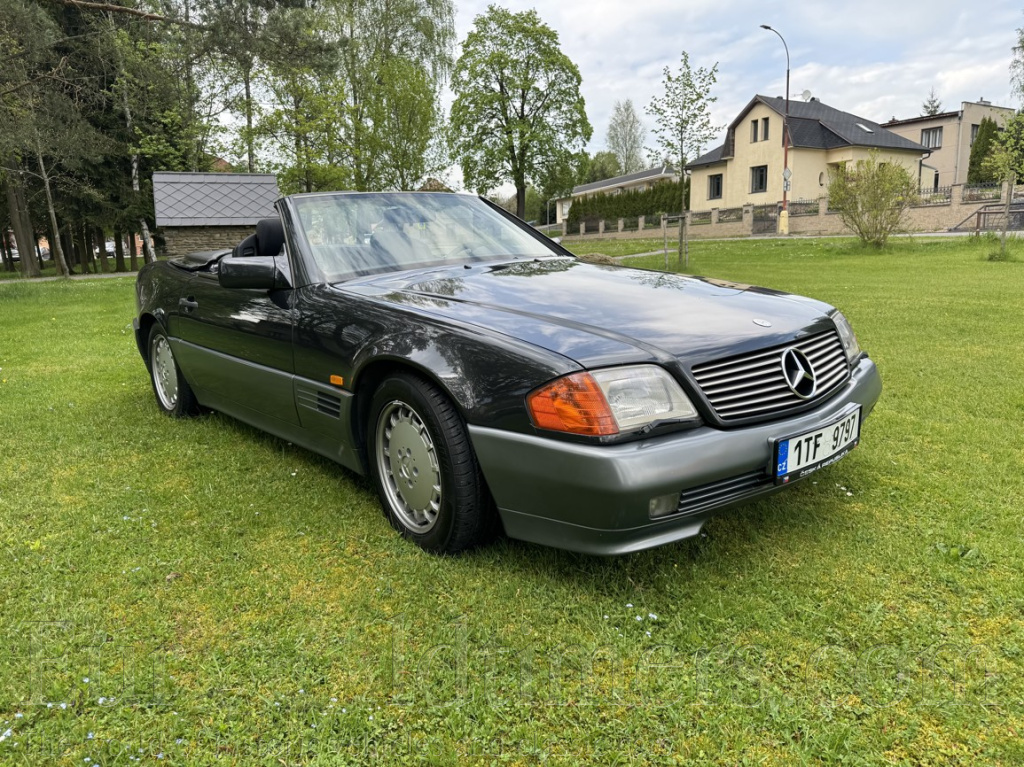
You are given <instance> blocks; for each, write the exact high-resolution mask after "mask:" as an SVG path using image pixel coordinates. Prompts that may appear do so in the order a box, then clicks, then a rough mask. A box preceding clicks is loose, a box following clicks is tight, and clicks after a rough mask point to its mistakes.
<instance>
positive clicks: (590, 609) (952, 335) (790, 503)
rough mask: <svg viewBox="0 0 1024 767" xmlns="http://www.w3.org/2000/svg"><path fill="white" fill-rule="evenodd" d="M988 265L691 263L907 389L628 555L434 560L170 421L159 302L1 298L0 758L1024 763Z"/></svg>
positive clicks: (1022, 433)
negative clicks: (856, 351) (803, 471)
mask: <svg viewBox="0 0 1024 767" xmlns="http://www.w3.org/2000/svg"><path fill="white" fill-rule="evenodd" d="M602 252H606V251H602ZM987 252H988V246H987V245H986V244H985V243H984V242H972V241H966V240H943V241H936V242H931V241H912V242H911V241H900V242H898V243H895V244H894V246H893V247H892V249H891V250H889V251H887V252H884V253H875V252H865V251H863V250H860V249H858V248H857V247H855V246H854V245H852V244H851V243H850V242H848V241H844V240H817V241H816V240H795V241H761V242H732V243H694V244H693V247H692V250H691V259H692V261H691V266H692V269H691V271H693V272H695V273H701V274H707V275H713V276H715V277H719V278H723V279H729V280H735V281H740V282H751V283H756V284H763V285H767V286H769V287H773V288H778V289H783V290H792V291H797V292H801V293H805V294H808V295H811V296H815V297H817V298H820V299H823V300H825V301H829V302H831V303H834V304H836V305H838V306H839V307H841V308H842V309H843V310H844V311H845V312H846V314H847V315H848V316H849V317H850V319H851V321H852V323H853V325H854V327H855V328H856V329H857V331H858V334H859V337H860V341H861V343H862V345H863V346H864V348H865V349H867V350H868V351H869V352H870V353H871V355H872V357H873V358H874V359H875V360H876V362H877V363H878V365H879V367H880V369H881V372H882V376H883V379H884V381H885V392H884V394H883V397H882V399H881V401H880V402H879V404H878V407H877V408H876V410H875V412H874V414H873V415H872V417H871V418H869V419H868V420H867V421H866V423H865V426H864V431H863V443H862V445H861V446H860V447H859V448H858V449H857V450H856V451H854V453H853V454H852V455H851V456H850V457H849V458H847V459H845V460H844V461H842V462H841V463H839V464H837V465H836V466H834V467H832V468H830V469H828V470H824V471H822V472H820V473H819V474H817V475H815V477H814V481H813V482H805V483H803V484H802V485H800V486H798V487H795V488H793V489H792V490H791V491H790V492H787V493H783V494H781V495H778V496H774V497H773V498H771V499H768V500H767V501H764V502H762V503H757V504H754V505H750V506H747V507H744V508H742V509H739V510H737V511H733V512H729V513H727V514H724V515H722V516H720V517H718V518H716V519H715V520H713V521H712V522H711V523H709V524H708V525H707V527H706V528H705V532H706V536H704V537H701V538H699V539H696V540H692V541H688V542H683V543H680V544H677V545H672V546H667V547H664V548H661V549H657V550H654V551H649V552H644V553H641V554H636V555H632V556H628V557H622V558H617V559H595V558H590V557H585V556H580V555H575V554H570V553H565V552H559V551H554V550H550V549H545V548H541V547H537V546H531V545H525V544H520V543H517V542H514V541H507V540H506V541H500V542H499V543H498V544H497V545H495V546H493V547H491V548H488V549H485V550H483V551H479V552H475V553H472V554H470V555H467V556H461V557H457V558H446V559H440V558H435V557H431V556H429V555H426V554H424V553H422V552H420V551H419V550H418V549H416V548H415V547H413V546H412V545H410V544H406V543H404V542H403V541H402V540H401V539H400V538H399V537H398V536H397V535H396V534H395V533H394V532H393V531H392V530H391V529H390V528H389V527H388V526H387V524H386V523H385V521H384V519H383V517H382V516H381V514H380V511H379V508H378V506H377V502H376V499H375V498H374V496H373V495H372V493H371V490H370V488H369V486H368V484H367V483H366V482H365V481H363V480H361V479H358V478H356V477H354V476H353V475H351V474H348V473H346V472H345V471H343V470H342V469H340V468H338V467H336V466H334V465H332V464H331V463H329V462H328V461H326V460H322V459H320V458H318V457H316V456H313V455H311V454H309V453H306V452H303V451H301V450H298V449H296V448H294V447H293V446H291V445H288V444H286V443H284V442H282V441H280V440H276V439H273V438H270V437H267V436H263V435H261V434H259V433H257V432H255V431H253V430H251V429H249V428H248V427H245V426H242V425H240V424H238V423H236V422H233V421H231V420H230V419H227V418H224V417H222V416H218V415H211V416H207V417H203V418H199V419H195V420H191V421H174V420H171V419H169V418H166V417H164V416H162V415H161V414H160V413H159V412H158V411H157V408H156V405H155V404H154V403H153V401H152V392H151V390H150V387H149V383H148V380H147V378H146V374H145V371H144V368H143V365H142V362H141V360H140V359H139V357H138V353H137V351H136V350H135V346H134V342H133V339H132V335H131V332H130V329H129V327H128V324H129V322H130V321H131V317H132V312H133V293H132V281H131V280H130V279H109V280H92V281H80V282H75V283H71V284H66V283H47V284H26V283H23V282H18V283H14V284H4V285H0V434H2V435H3V438H2V442H0V444H2V445H3V451H2V453H0V552H2V553H0V583H2V584H3V589H2V591H0V595H2V596H0V610H2V611H0V616H2V617H0V735H3V734H6V731H7V730H8V729H9V730H10V734H9V735H7V737H5V738H4V739H3V740H2V741H0V764H4V765H7V764H26V765H42V764H47V765H49V764H67V765H83V764H87V763H86V762H85V761H84V760H85V759H87V758H88V759H91V760H93V761H92V762H91V764H96V763H100V764H104V765H106V764H124V765H128V764H135V763H137V762H135V761H133V760H131V759H129V757H133V758H138V759H141V760H142V761H143V762H145V763H149V764H156V763H162V764H181V765H203V764H235V765H296V764H317V765H337V764H356V765H363V764H365V765H380V764H387V765H406V764H438V765H450V764H459V765H461V764H471V765H475V764H492V763H494V764H505V763H508V764H519V765H531V764H552V765H579V764H595V765H614V764H619V765H633V764H638V765H646V764H651V765H654V764H658V765H661V764H685V765H704V764H709V763H710V764H722V765H735V764H750V765H753V764H758V765H761V764H765V765H793V764H821V765H826V764H840V763H841V764H850V765H861V764H864V765H876V764H898V765H971V766H972V767H973V765H1000V764H1001V765H1016V764H1020V763H1021V762H1022V761H1024V746H1022V744H1021V732H1022V728H1024V713H1022V701H1024V673H1022V668H1021V665H1022V662H1024V574H1022V573H1024V568H1022V561H1024V545H1022V532H1021V531H1022V529H1024V528H1022V525H1024V518H1022V513H1024V512H1022V509H1024V491H1022V487H1024V483H1022V481H1021V478H1020V475H1021V467H1022V465H1024V427H1022V426H1021V424H1022V422H1024V348H1022V339H1024V336H1022V331H1021V315H1022V309H1024V298H1022V296H1024V265H1022V264H1020V263H1014V262H1010V263H991V262H989V261H987V260H986V257H987ZM660 258H661V257H660V256H655V257H651V258H649V259H648V260H647V261H646V262H645V263H646V265H648V266H657V265H658V264H659V263H660ZM638 616H639V617H640V618H641V620H637V617H638ZM651 616H657V618H656V619H655V618H654V617H651ZM85 679H88V680H89V681H88V682H86V681H85ZM51 704H53V705H51ZM19 714H20V715H21V716H20V717H19V716H18V715H19ZM90 735H91V737H90ZM15 744H17V745H15ZM158 754H160V755H163V757H164V758H163V760H159V761H158V760H157V755H158Z"/></svg>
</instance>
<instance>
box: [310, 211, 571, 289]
mask: <svg viewBox="0 0 1024 767" xmlns="http://www.w3.org/2000/svg"><path fill="white" fill-rule="evenodd" d="M292 201H293V205H294V207H295V211H296V213H297V214H298V226H299V229H300V231H299V232H298V234H299V239H300V240H304V244H305V246H306V247H307V248H308V249H309V252H310V253H311V254H312V256H313V259H314V260H315V261H316V264H317V266H319V267H320V270H321V271H322V272H323V273H324V275H325V276H326V278H327V280H328V281H329V282H340V281H342V280H347V279H351V278H353V277H359V276H362V275H367V274H378V273H381V272H392V271H400V270H403V269H418V268H422V267H429V266H434V265H439V264H466V263H472V262H475V261H493V260H496V259H532V258H545V257H546V258H550V257H551V256H556V255H559V254H558V253H557V252H556V251H554V250H553V249H551V248H549V247H548V246H547V245H546V244H545V243H544V242H543V241H542V240H538V239H536V238H535V237H534V236H532V235H531V234H530V233H529V232H528V231H526V230H524V229H522V228H520V227H518V226H516V225H515V224H514V223H513V222H511V221H509V220H508V219H506V218H505V217H503V216H502V215H501V214H499V213H498V212H496V211H494V210H492V209H491V208H490V207H489V206H488V205H486V204H485V203H484V202H482V201H481V200H480V199H478V198H476V197H471V196H469V195H461V194H448V193H441V192H437V193H432V192H405V193H398V192H396V193H389V192H375V193H367V194H362V193H339V194H313V195H297V196H295V197H293V198H292ZM524 226H525V225H524Z"/></svg>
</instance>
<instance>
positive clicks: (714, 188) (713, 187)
mask: <svg viewBox="0 0 1024 767" xmlns="http://www.w3.org/2000/svg"><path fill="white" fill-rule="evenodd" d="M708 199H709V200H721V199H722V174H721V173H716V174H715V175H713V176H708Z"/></svg>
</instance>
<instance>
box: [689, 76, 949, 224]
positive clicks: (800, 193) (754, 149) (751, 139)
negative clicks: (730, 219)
mask: <svg viewBox="0 0 1024 767" xmlns="http://www.w3.org/2000/svg"><path fill="white" fill-rule="evenodd" d="M785 114H786V100H785V99H783V98H778V97H770V96H754V98H753V99H751V100H750V103H748V104H747V106H746V107H744V109H743V111H741V112H740V113H739V115H738V116H737V117H736V119H735V120H733V121H732V123H731V124H730V125H729V128H728V130H727V131H726V138H725V143H724V144H722V145H721V146H719V147H715V148H714V149H712V150H711V151H710V152H708V153H707V154H704V155H702V156H700V157H698V158H697V159H696V160H694V161H693V162H691V163H689V164H688V165H687V166H686V167H687V169H688V170H690V171H691V172H692V176H691V178H690V184H691V186H690V209H691V210H695V211H702V210H711V209H713V208H723V209H724V208H738V207H741V206H743V205H748V204H753V205H765V204H774V203H776V202H778V201H779V200H781V199H782V186H783V177H782V176H783V167H784V164H783V163H784V147H783V116H784V115H785ZM789 133H790V142H789V170H790V172H791V174H792V176H791V179H790V181H791V188H790V191H789V193H788V196H789V199H790V200H816V199H818V198H819V197H822V196H824V195H825V194H826V186H827V184H828V170H829V168H830V167H835V166H837V165H839V164H840V163H843V162H856V161H857V160H860V159H863V158H866V157H867V156H868V154H869V153H870V152H871V151H872V150H877V151H878V152H879V159H880V160H881V161H882V162H891V163H899V164H901V165H903V166H904V167H906V168H907V170H908V171H910V173H911V176H912V177H913V178H915V179H919V178H920V177H921V163H922V161H923V160H925V159H926V158H927V157H928V155H929V152H930V150H929V149H928V148H927V147H925V146H923V145H921V144H919V143H917V142H916V141H911V140H910V139H908V138H905V137H903V136H900V135H897V134H896V133H893V132H892V131H888V130H886V129H885V128H883V127H882V126H881V125H879V124H878V123H876V122H874V121H872V120H868V119H866V118H864V117H858V116H857V115H854V114H850V113H849V112H843V111H841V110H839V109H836V108H834V107H830V106H828V105H827V104H823V103H822V102H820V101H819V100H818V99H811V100H810V101H806V102H805V101H790V102H789Z"/></svg>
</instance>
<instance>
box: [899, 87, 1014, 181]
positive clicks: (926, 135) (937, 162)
mask: <svg viewBox="0 0 1024 767" xmlns="http://www.w3.org/2000/svg"><path fill="white" fill-rule="evenodd" d="M1013 113H1014V110H1013V109H1011V108H1009V107H997V106H993V105H992V104H991V103H990V102H988V101H985V99H978V100H977V101H964V102H963V103H961V104H960V110H959V111H957V112H940V113H939V114H937V115H925V116H923V117H911V118H910V119H908V120H897V119H896V118H895V117H894V118H893V119H892V120H890V121H889V122H887V123H882V127H883V128H885V129H886V130H890V131H892V132H893V133H895V134H897V135H899V136H903V137H904V138H907V139H910V140H911V141H917V142H919V143H921V144H923V145H924V146H925V147H927V148H928V150H929V151H930V152H931V156H930V157H929V158H928V159H927V160H926V161H925V163H924V166H923V172H922V174H921V186H922V187H924V188H926V189H938V188H939V187H943V186H952V185H953V184H965V183H967V169H968V166H969V165H970V160H971V145H972V144H973V143H974V137H975V136H977V135H978V126H979V125H981V121H982V120H983V119H984V118H986V117H989V118H991V119H993V120H995V123H996V125H998V126H999V127H1000V128H1002V127H1003V126H1004V125H1005V124H1006V121H1007V120H1008V119H1009V118H1011V117H1013Z"/></svg>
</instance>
